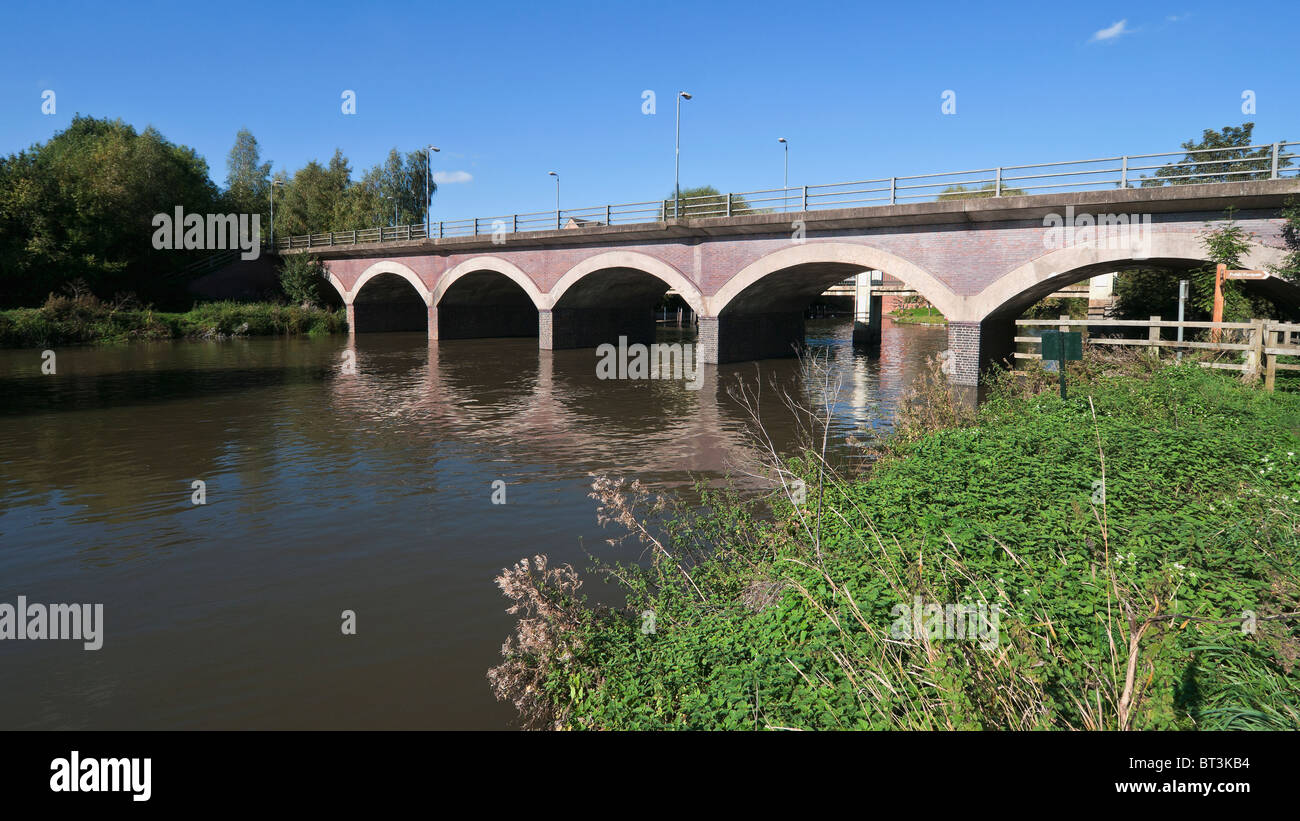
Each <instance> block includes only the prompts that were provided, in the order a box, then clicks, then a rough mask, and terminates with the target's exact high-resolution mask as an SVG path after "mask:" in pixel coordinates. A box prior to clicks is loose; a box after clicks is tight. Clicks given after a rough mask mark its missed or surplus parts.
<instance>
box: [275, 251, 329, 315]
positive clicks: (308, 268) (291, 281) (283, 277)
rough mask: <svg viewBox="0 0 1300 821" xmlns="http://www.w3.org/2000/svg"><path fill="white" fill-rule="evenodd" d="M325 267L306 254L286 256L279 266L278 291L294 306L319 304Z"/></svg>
mask: <svg viewBox="0 0 1300 821" xmlns="http://www.w3.org/2000/svg"><path fill="white" fill-rule="evenodd" d="M324 278H325V267H324V266H323V265H322V264H321V262H320V260H319V259H317V258H316V257H313V256H308V255H307V254H287V255H285V256H284V257H283V259H282V262H281V266H280V289H281V290H282V291H284V295H285V296H286V297H288V298H289V301H290V302H291V303H293V304H296V305H302V306H304V307H305V306H309V305H318V304H320V301H321V299H320V288H321V282H322V280H324Z"/></svg>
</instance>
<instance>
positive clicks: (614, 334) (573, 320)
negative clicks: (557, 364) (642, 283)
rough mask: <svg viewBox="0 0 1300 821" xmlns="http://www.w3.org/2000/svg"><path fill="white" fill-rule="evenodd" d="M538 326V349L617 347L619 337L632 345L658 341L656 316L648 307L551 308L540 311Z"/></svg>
mask: <svg viewBox="0 0 1300 821" xmlns="http://www.w3.org/2000/svg"><path fill="white" fill-rule="evenodd" d="M537 326H538V327H537V347H539V348H541V349H542V350H546V351H556V350H565V349H569V348H595V347H597V346H600V345H604V344H605V343H607V342H608V343H610V344H612V345H617V344H618V338H619V337H620V336H626V337H627V341H628V344H629V345H631V344H636V343H638V342H639V343H641V344H644V345H649V344H651V343H652V342H654V341H655V318H654V313H653V312H652V311H651V310H650V309H649V308H648V307H637V308H615V307H608V308H606V307H598V308H552V309H551V310H549V311H539V312H538V323H537Z"/></svg>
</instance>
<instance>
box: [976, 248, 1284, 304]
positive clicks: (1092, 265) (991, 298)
mask: <svg viewBox="0 0 1300 821" xmlns="http://www.w3.org/2000/svg"><path fill="white" fill-rule="evenodd" d="M1106 245H1107V243H1104V242H1102V243H1096V244H1086V245H1071V246H1069V247H1066V248H1059V249H1057V250H1054V251H1048V252H1047V253H1045V254H1043V255H1042V256H1039V257H1037V258H1035V259H1032V260H1030V261H1029V262H1026V263H1025V264H1023V265H1021V266H1019V267H1018V268H1015V269H1013V270H1011V271H1010V272H1008V273H1006V274H1004V275H1003V276H1001V277H999V278H998V279H997V280H996V281H994V282H992V283H990V284H989V285H988V286H987V287H986V288H985V289H984V290H983V291H980V292H979V293H978V294H975V295H974V296H971V297H967V300H968V305H967V315H968V316H969V318H970V319H971V320H974V321H982V320H984V319H986V318H989V317H999V318H1000V317H1006V316H1013V315H1016V316H1018V315H1019V314H1020V313H1021V312H1022V311H1024V309H1025V308H1028V307H1029V306H1030V305H1033V304H1034V303H1035V302H1037V301H1038V300H1040V299H1042V298H1043V297H1044V296H1047V295H1048V294H1050V293H1052V292H1053V291H1056V290H1059V289H1061V288H1063V287H1065V286H1067V285H1071V284H1073V283H1075V282H1078V281H1080V280H1083V279H1087V278H1088V277H1091V276H1096V275H1098V274H1104V273H1109V272H1111V271H1114V270H1116V269H1118V268H1124V267H1129V266H1134V265H1151V266H1168V267H1171V268H1188V267H1191V266H1193V265H1200V264H1203V263H1204V262H1205V248H1204V246H1203V245H1202V244H1201V236H1200V234H1192V233H1187V232H1153V233H1152V234H1151V235H1150V237H1149V240H1148V241H1147V242H1146V243H1145V247H1143V248H1142V249H1141V251H1142V253H1141V254H1135V253H1134V249H1133V248H1132V247H1119V248H1111V247H1106ZM1283 254H1284V252H1283V251H1282V249H1280V248H1273V247H1271V246H1267V245H1263V244H1260V243H1256V244H1255V246H1254V247H1253V248H1252V249H1251V251H1250V253H1249V254H1248V255H1247V256H1246V259H1245V261H1244V264H1245V265H1246V266H1247V267H1249V268H1254V269H1263V270H1267V269H1268V266H1269V265H1273V264H1277V263H1278V262H1280V261H1281V259H1282V257H1283ZM1269 280H1270V282H1269V283H1268V285H1267V286H1266V287H1268V288H1269V289H1270V290H1272V291H1276V290H1278V289H1285V288H1288V287H1294V286H1291V285H1290V283H1287V282H1285V281H1284V280H1281V279H1279V278H1277V277H1274V276H1270V277H1269ZM1274 280H1275V282H1272V281H1274Z"/></svg>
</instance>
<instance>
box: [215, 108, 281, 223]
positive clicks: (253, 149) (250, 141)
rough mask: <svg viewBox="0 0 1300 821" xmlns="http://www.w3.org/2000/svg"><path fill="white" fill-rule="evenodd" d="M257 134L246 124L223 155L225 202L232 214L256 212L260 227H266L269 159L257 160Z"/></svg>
mask: <svg viewBox="0 0 1300 821" xmlns="http://www.w3.org/2000/svg"><path fill="white" fill-rule="evenodd" d="M261 158H262V156H261V150H260V149H259V148H258V145H257V138H256V137H254V136H253V133H252V132H251V131H249V130H248V129H247V128H241V129H239V133H238V134H236V135H235V145H234V147H232V148H231V149H230V154H229V155H228V156H227V157H226V192H225V201H226V206H227V208H229V209H230V210H231V211H233V212H234V213H236V214H260V215H261V217H262V230H263V231H267V230H269V226H270V214H269V208H270V202H269V196H268V193H269V191H270V187H271V163H269V162H266V163H263V162H261Z"/></svg>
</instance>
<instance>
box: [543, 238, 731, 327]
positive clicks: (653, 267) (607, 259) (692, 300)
mask: <svg viewBox="0 0 1300 821" xmlns="http://www.w3.org/2000/svg"><path fill="white" fill-rule="evenodd" d="M613 269H625V270H632V271H639V272H641V273H643V274H649V275H650V276H652V277H655V278H657V279H660V280H662V281H663V282H665V283H667V284H668V287H670V288H672V289H673V290H674V291H676V292H677V293H678V294H680V295H681V297H682V299H684V300H685V301H686V304H687V305H689V306H691V310H693V311H695V313H696V314H702V313H705V310H704V304H705V303H704V297H703V295H702V294H701V293H700V289H699V288H698V287H696V285H695V283H694V282H692V281H691V280H690V279H689V278H687V277H686V276H685V275H684V274H682V272H681V271H678V270H677V269H676V268H674V267H673V266H671V265H669V264H668V263H666V262H664V261H663V260H661V259H656V258H655V257H652V256H650V255H649V254H642V253H638V252H635V251H606V252H605V253H603V254H596V255H595V256H592V257H588V258H586V259H584V260H583V261H582V262H579V263H578V264H577V265H574V266H573V267H572V268H570V269H569V270H568V271H566V272H565V274H564V276H562V277H560V279H559V281H558V282H556V283H555V286H554V287H553V288H551V292H550V294H549V296H550V300H551V307H558V306H559V305H560V301H561V300H562V299H563V298H564V295H565V294H566V293H568V292H569V291H570V290H571V289H573V287H574V286H575V285H577V284H578V283H579V282H582V281H583V280H584V279H586V278H587V277H589V276H591V275H592V274H595V273H597V272H600V271H608V270H613Z"/></svg>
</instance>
